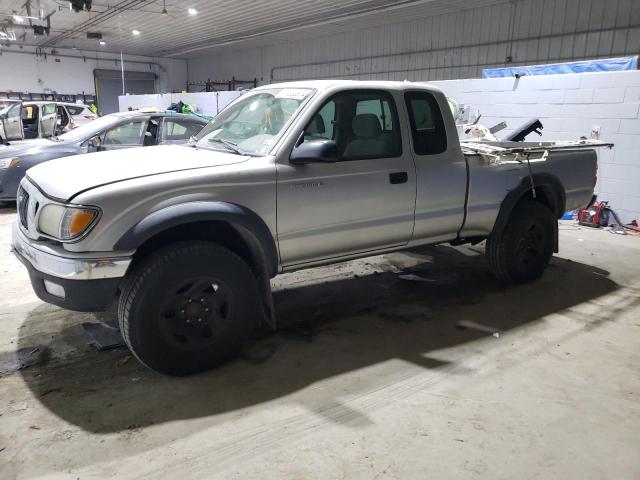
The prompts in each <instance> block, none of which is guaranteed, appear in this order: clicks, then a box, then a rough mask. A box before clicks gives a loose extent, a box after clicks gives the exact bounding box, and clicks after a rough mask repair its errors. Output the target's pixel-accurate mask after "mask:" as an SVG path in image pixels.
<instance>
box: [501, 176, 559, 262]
mask: <svg viewBox="0 0 640 480" xmlns="http://www.w3.org/2000/svg"><path fill="white" fill-rule="evenodd" d="M532 180H533V186H534V188H535V189H536V192H538V193H537V194H540V193H541V190H542V191H543V192H544V191H547V189H549V188H550V189H552V192H553V194H554V195H553V198H548V199H546V200H548V201H552V202H553V205H552V206H551V210H552V212H553V213H554V215H555V216H556V218H560V217H561V216H562V214H563V213H564V211H565V210H564V209H565V205H566V193H565V189H564V185H563V184H562V182H561V181H560V179H559V178H558V177H556V176H555V175H553V174H551V173H534V174H533V175H531V179H530V177H529V175H527V176H525V177H523V178H522V180H521V181H520V183H519V184H518V186H517V187H516V188H514V189H513V190H511V191H509V193H508V194H507V195H506V197H505V198H504V200H503V201H502V203H501V204H500V211H499V212H498V217H497V218H496V222H495V223H494V225H493V229H492V230H491V234H490V236H492V237H498V236H500V235H501V234H502V232H503V231H504V229H505V227H506V226H507V222H508V221H509V218H510V217H511V213H512V212H513V209H514V208H515V206H516V205H517V204H518V202H519V201H520V200H522V199H523V198H524V197H525V196H526V195H527V194H529V195H530V196H531V181H532ZM531 198H533V197H532V196H531ZM557 249H558V229H557V228H556V240H555V251H556V252H557Z"/></svg>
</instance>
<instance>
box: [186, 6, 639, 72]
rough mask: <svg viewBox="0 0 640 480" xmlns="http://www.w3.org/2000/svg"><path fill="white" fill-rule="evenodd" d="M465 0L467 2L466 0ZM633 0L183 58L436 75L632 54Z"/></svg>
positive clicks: (206, 67)
mask: <svg viewBox="0 0 640 480" xmlns="http://www.w3.org/2000/svg"><path fill="white" fill-rule="evenodd" d="M470 4H471V2H470ZM639 46H640V0H515V1H513V2H508V3H502V4H498V5H493V6H488V7H480V8H473V9H468V10H463V11H459V12H456V13H451V14H445V15H439V16H432V17H427V18H419V19H415V20H413V21H410V22H403V23H395V24H388V25H383V26H377V27H369V28H362V29H357V28H356V29H354V30H353V31H351V32H347V33H338V34H332V35H328V36H324V37H319V38H313V39H305V40H298V41H291V42H288V43H281V44H277V45H269V46H264V47H262V48H248V49H238V48H235V49H234V46H233V45H230V46H228V47H226V49H225V50H224V51H223V53H221V54H207V55H203V56H202V57H199V58H194V59H190V60H189V72H190V74H189V78H190V80H191V81H201V80H206V79H207V78H211V79H214V80H227V79H230V78H231V77H232V76H235V77H236V78H241V79H252V78H254V77H255V78H258V79H259V80H260V82H261V83H273V82H276V81H284V80H292V79H308V78H353V79H381V80H403V79H408V80H415V81H420V80H423V81H424V80H440V79H452V78H478V77H480V76H481V71H482V68H483V67H490V66H504V65H505V61H506V58H507V56H511V57H512V59H513V62H512V63H511V65H524V64H536V63H549V62H558V61H565V60H576V59H584V58H596V57H610V56H622V55H637V54H638V53H639V52H638V48H639Z"/></svg>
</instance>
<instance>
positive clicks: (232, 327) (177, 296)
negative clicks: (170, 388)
mask: <svg viewBox="0 0 640 480" xmlns="http://www.w3.org/2000/svg"><path fill="white" fill-rule="evenodd" d="M127 277H128V278H127V281H126V283H125V286H124V288H123V291H122V294H121V296H120V301H119V305H118V319H119V324H120V329H121V331H122V336H123V337H124V340H125V342H126V344H127V345H128V347H129V348H130V349H131V351H132V352H133V354H134V355H135V356H136V357H137V358H138V360H140V361H141V362H142V363H143V364H145V365H146V366H148V367H149V368H151V369H153V370H156V371H158V372H161V373H165V374H168V375H189V374H193V373H197V372H201V371H204V370H208V369H211V368H213V367H215V366H217V365H219V364H220V363H222V362H224V361H226V360H228V359H229V358H231V357H232V356H233V355H234V354H235V353H236V352H237V351H238V350H239V349H240V347H241V345H242V343H243V341H244V340H245V339H246V338H247V337H248V335H249V333H250V332H251V330H252V328H253V327H254V326H255V325H257V322H258V319H259V312H260V311H259V298H260V297H259V293H258V288H257V282H256V280H255V277H254V275H253V274H252V272H251V269H250V268H249V267H248V265H247V264H246V263H245V262H244V261H243V260H242V259H241V258H240V257H238V256H237V255H235V254H234V253H232V252H230V251H229V250H227V249H225V248H222V247H220V246H217V245H215V244H211V243H207V242H180V243H174V244H171V245H169V246H167V247H165V248H163V249H162V250H159V251H156V252H155V253H153V254H151V255H150V257H149V258H147V259H145V260H143V261H142V262H141V263H140V264H139V265H138V266H137V267H136V268H135V269H134V271H133V272H132V273H131V275H128V276H127Z"/></svg>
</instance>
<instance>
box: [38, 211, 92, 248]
mask: <svg viewBox="0 0 640 480" xmlns="http://www.w3.org/2000/svg"><path fill="white" fill-rule="evenodd" d="M99 214H100V211H99V210H98V209H97V208H93V207H72V206H64V205H57V204H49V205H45V207H44V208H43V209H42V211H41V212H40V217H39V219H38V230H39V231H40V232H42V233H44V234H46V235H49V236H50V237H53V238H57V239H59V240H73V239H75V238H78V237H79V236H80V235H82V234H83V233H85V232H86V231H87V230H89V229H90V228H91V227H93V225H95V223H96V221H97V220H98V216H99Z"/></svg>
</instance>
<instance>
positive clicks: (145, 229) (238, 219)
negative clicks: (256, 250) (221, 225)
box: [114, 201, 279, 277]
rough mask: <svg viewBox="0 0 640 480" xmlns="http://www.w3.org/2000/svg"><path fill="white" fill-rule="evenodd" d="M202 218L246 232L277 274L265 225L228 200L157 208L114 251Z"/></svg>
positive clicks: (272, 243)
mask: <svg viewBox="0 0 640 480" xmlns="http://www.w3.org/2000/svg"><path fill="white" fill-rule="evenodd" d="M202 221H222V222H226V223H228V224H230V225H231V226H232V227H234V228H236V229H237V228H238V227H241V229H244V230H245V231H248V232H249V233H250V234H251V235H253V236H254V237H255V240H256V241H257V243H258V245H259V247H260V248H261V249H262V253H263V255H264V260H265V263H266V265H265V267H266V269H267V271H268V273H269V276H270V277H274V276H275V275H276V274H277V272H278V263H279V262H278V250H277V248H276V243H275V240H274V238H273V235H272V234H271V231H270V230H269V227H267V225H266V224H265V223H264V221H263V220H262V218H260V216H259V215H258V214H256V213H255V212H253V211H252V210H250V209H248V208H245V207H243V206H240V205H236V204H234V203H228V202H209V201H197V202H188V203H181V204H178V205H172V206H170V207H166V208H163V209H160V210H157V211H155V212H153V213H151V214H150V215H149V216H147V217H145V218H144V219H142V220H141V221H140V222H138V223H137V224H135V225H134V226H133V227H131V228H130V229H129V230H128V231H127V232H126V233H125V234H124V235H123V236H122V237H120V239H119V240H118V241H117V242H116V244H115V245H114V250H135V249H137V248H138V247H139V246H140V245H142V244H143V243H144V242H146V241H147V240H149V239H150V238H152V237H154V236H155V235H157V234H159V233H161V232H163V231H165V230H167V229H169V228H173V227H177V226H179V225H184V224H187V223H193V222H202Z"/></svg>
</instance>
